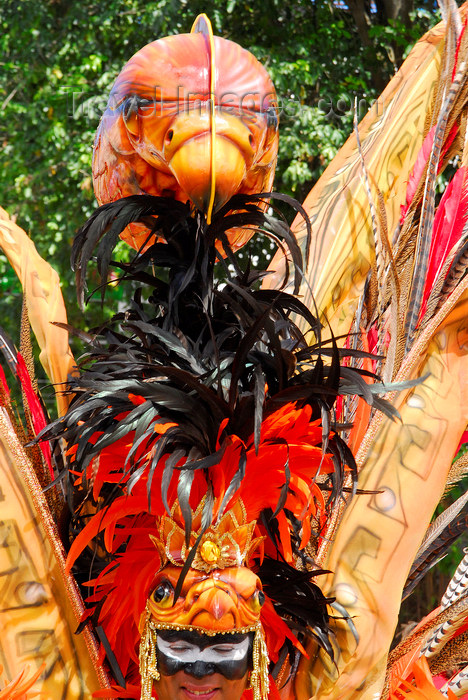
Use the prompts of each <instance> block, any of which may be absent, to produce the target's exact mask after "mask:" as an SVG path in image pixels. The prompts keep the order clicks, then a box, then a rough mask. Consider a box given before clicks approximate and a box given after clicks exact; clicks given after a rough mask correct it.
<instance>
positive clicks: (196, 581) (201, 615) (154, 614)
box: [148, 566, 264, 634]
mask: <svg viewBox="0 0 468 700" xmlns="http://www.w3.org/2000/svg"><path fill="white" fill-rule="evenodd" d="M180 573H181V570H180V568H178V567H175V566H167V567H166V568H165V569H163V570H162V571H161V572H160V573H159V574H158V576H157V579H156V582H155V587H154V590H153V592H152V594H151V595H150V597H149V599H148V610H149V611H150V613H151V619H152V620H153V621H155V622H157V623H158V626H160V627H162V628H164V626H165V625H167V627H171V628H174V627H178V626H180V627H187V626H190V627H196V628H199V629H200V631H204V632H209V633H211V634H215V633H219V632H226V631H231V630H232V631H233V632H234V631H239V630H242V629H245V628H249V629H252V628H253V627H254V626H255V624H256V623H257V622H258V620H259V616H260V611H261V608H262V604H263V601H264V594H263V591H262V584H261V582H260V579H259V578H258V576H256V575H255V574H254V573H253V572H252V571H251V570H250V569H248V568H247V567H245V566H239V567H229V568H227V569H221V570H219V569H216V570H214V571H212V572H211V573H209V574H208V573H204V572H200V571H194V570H192V569H191V570H190V571H189V573H188V574H187V576H186V577H185V580H184V583H183V585H182V590H181V593H180V595H179V597H178V599H177V600H176V601H175V603H174V591H175V588H176V586H177V581H178V580H179V576H180Z"/></svg>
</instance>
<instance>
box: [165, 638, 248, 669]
mask: <svg viewBox="0 0 468 700" xmlns="http://www.w3.org/2000/svg"><path fill="white" fill-rule="evenodd" d="M157 647H158V665H159V668H160V670H161V673H162V674H164V675H167V676H173V675H174V674H176V673H177V672H178V671H182V670H183V671H185V673H188V674H189V675H191V676H194V677H195V678H203V676H209V675H210V674H213V673H220V674H222V675H223V676H224V677H225V678H227V679H228V680H235V679H240V678H243V677H244V676H245V674H246V673H247V671H248V670H249V668H250V665H251V663H250V661H251V655H252V654H251V649H252V635H250V634H235V635H233V634H219V635H215V636H208V635H203V634H198V633H197V632H192V631H190V630H180V631H174V632H173V631H169V632H167V631H165V630H164V631H161V632H159V633H158V638H157Z"/></svg>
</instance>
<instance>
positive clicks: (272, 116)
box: [265, 107, 278, 129]
mask: <svg viewBox="0 0 468 700" xmlns="http://www.w3.org/2000/svg"><path fill="white" fill-rule="evenodd" d="M265 117H266V122H267V127H268V129H277V128H278V115H277V114H276V110H275V108H274V107H268V109H267V110H266V111H265Z"/></svg>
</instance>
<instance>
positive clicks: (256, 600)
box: [248, 590, 265, 612]
mask: <svg viewBox="0 0 468 700" xmlns="http://www.w3.org/2000/svg"><path fill="white" fill-rule="evenodd" d="M248 602H249V606H250V607H251V608H252V610H253V611H254V612H259V611H260V610H261V608H262V607H263V604H264V602H265V594H264V592H263V591H260V590H256V591H255V593H254V594H253V595H251V596H250V598H249V601H248Z"/></svg>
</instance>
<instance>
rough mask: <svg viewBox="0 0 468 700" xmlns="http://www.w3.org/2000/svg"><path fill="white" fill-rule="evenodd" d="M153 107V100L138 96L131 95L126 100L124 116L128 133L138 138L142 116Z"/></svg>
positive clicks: (123, 110)
mask: <svg viewBox="0 0 468 700" xmlns="http://www.w3.org/2000/svg"><path fill="white" fill-rule="evenodd" d="M151 107H153V102H152V100H147V99H145V98H144V97H138V96H137V95H131V96H130V97H127V99H126V100H125V102H124V105H123V109H122V116H123V119H124V122H125V126H126V127H127V129H128V131H129V132H130V133H131V134H133V135H134V136H138V132H139V120H140V118H141V116H142V115H143V114H144V113H145V111H146V112H147V110H148V109H150V108H151Z"/></svg>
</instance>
